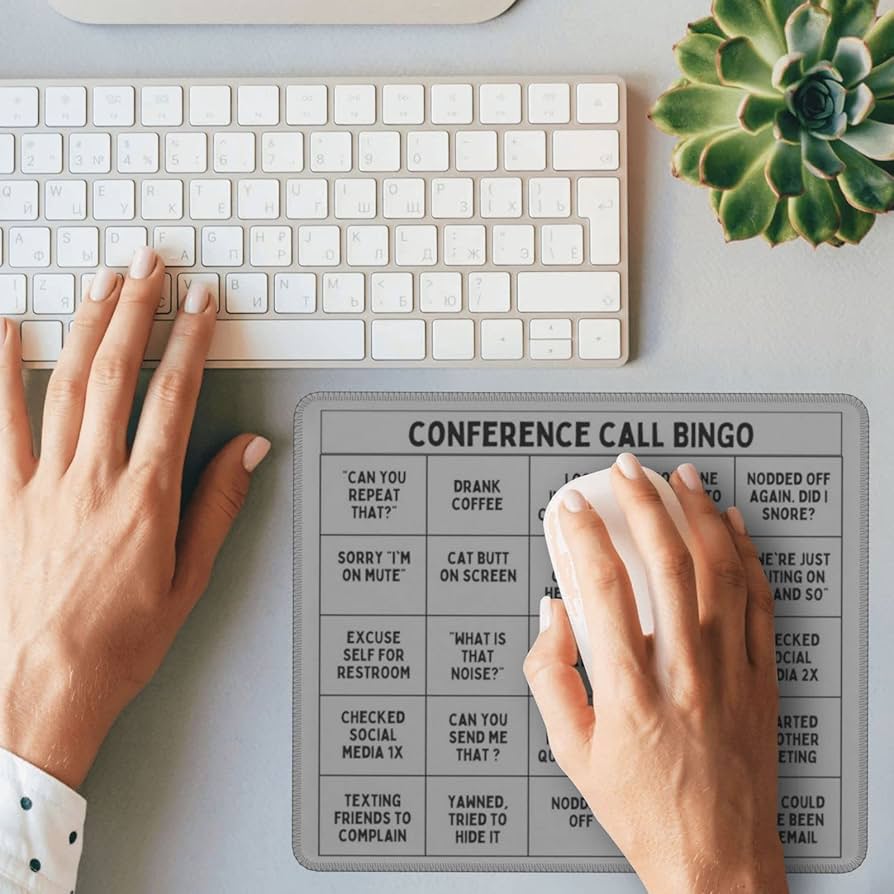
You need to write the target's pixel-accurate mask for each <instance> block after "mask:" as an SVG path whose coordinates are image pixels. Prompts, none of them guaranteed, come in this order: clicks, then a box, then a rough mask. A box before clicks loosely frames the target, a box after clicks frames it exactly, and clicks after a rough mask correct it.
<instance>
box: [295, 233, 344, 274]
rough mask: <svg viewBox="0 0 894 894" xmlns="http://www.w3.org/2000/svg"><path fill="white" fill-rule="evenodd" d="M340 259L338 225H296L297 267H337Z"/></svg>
mask: <svg viewBox="0 0 894 894" xmlns="http://www.w3.org/2000/svg"><path fill="white" fill-rule="evenodd" d="M340 261H341V230H340V229H339V228H338V227H298V266H299V267H337V266H338V265H339V263H340Z"/></svg>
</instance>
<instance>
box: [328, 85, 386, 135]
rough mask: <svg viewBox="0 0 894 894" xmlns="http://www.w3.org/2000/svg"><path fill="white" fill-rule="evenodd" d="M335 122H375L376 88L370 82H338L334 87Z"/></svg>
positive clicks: (351, 124)
mask: <svg viewBox="0 0 894 894" xmlns="http://www.w3.org/2000/svg"><path fill="white" fill-rule="evenodd" d="M335 123H336V124H345V125H349V126H353V125H357V124H375V123H376V88H375V87H373V85H372V84H339V85H337V86H336V88H335Z"/></svg>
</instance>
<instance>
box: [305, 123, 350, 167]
mask: <svg viewBox="0 0 894 894" xmlns="http://www.w3.org/2000/svg"><path fill="white" fill-rule="evenodd" d="M351 158H352V155H351V134H350V133H342V132H336V131H314V133H312V134H311V135H310V169H311V170H312V171H319V172H320V173H336V174H338V173H347V172H348V171H350V170H351Z"/></svg>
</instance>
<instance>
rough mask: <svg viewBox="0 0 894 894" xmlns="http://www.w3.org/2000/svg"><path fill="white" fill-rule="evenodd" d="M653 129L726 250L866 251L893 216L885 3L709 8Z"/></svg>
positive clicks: (890, 23)
mask: <svg viewBox="0 0 894 894" xmlns="http://www.w3.org/2000/svg"><path fill="white" fill-rule="evenodd" d="M711 12H712V14H711V16H710V17H708V18H705V19H701V20H700V21H697V22H693V23H692V24H691V25H689V29H688V33H687V34H686V36H685V37H684V38H683V40H681V41H680V42H679V43H678V44H677V45H676V47H675V48H674V49H675V53H676V57H677V61H678V64H679V66H680V68H681V70H682V72H683V79H682V80H680V81H679V82H678V83H676V84H674V85H673V86H672V87H671V88H670V89H669V90H668V91H667V92H666V93H664V94H662V96H661V97H659V99H658V101H657V103H656V104H655V106H654V108H653V109H652V111H651V113H650V117H651V118H652V120H653V121H654V122H655V124H656V125H657V126H658V127H660V128H661V129H662V130H664V131H665V132H667V133H669V134H672V135H674V136H677V137H679V138H680V139H679V142H678V143H677V145H676V148H675V149H674V152H673V160H672V169H673V172H674V174H675V176H677V177H680V178H682V179H683V180H686V181H688V182H690V183H694V184H696V185H699V186H706V187H709V188H710V189H711V203H712V207H713V208H714V211H715V213H716V215H717V217H718V219H719V220H720V223H721V225H722V226H723V229H724V233H725V234H726V238H727V239H728V240H739V239H750V238H752V237H754V236H757V235H759V234H762V235H763V236H764V238H765V239H767V240H768V241H769V242H770V244H771V245H778V244H780V243H782V242H787V241H789V240H792V239H797V238H798V237H799V236H801V237H803V238H804V239H806V240H807V241H808V242H810V243H811V244H812V245H814V246H816V245H819V244H821V243H829V244H831V245H836V246H838V245H843V244H844V243H857V242H860V240H862V239H863V237H864V236H865V235H866V234H867V233H868V232H869V230H870V229H871V228H872V225H873V224H874V223H875V219H876V216H877V215H879V214H882V213H884V212H886V211H890V210H891V209H892V208H894V12H889V13H887V14H885V15H884V16H882V17H881V18H878V17H877V13H878V0H808V2H806V3H800V2H799V0H714V3H713V7H712V11H711Z"/></svg>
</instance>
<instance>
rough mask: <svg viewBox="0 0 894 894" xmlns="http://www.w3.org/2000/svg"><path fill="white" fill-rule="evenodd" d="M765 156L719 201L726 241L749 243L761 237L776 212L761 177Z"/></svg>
mask: <svg viewBox="0 0 894 894" xmlns="http://www.w3.org/2000/svg"><path fill="white" fill-rule="evenodd" d="M764 155H766V152H765V153H764V154H763V155H760V156H758V158H757V159H755V160H754V162H753V163H752V165H751V167H750V168H749V169H748V171H747V172H746V174H745V176H744V177H743V178H742V181H741V182H740V183H739V184H738V186H736V187H735V188H734V189H729V190H726V191H725V192H724V193H723V198H722V199H721V200H720V223H721V224H722V226H723V230H724V234H725V235H726V238H727V239H728V240H729V241H733V242H736V241H739V240H741V239H751V238H753V237H754V236H757V235H759V234H760V233H763V232H764V230H766V229H767V227H768V226H769V225H770V221H771V220H772V219H773V214H774V213H775V211H776V204H777V200H776V195H775V193H774V192H773V190H772V189H770V185H769V184H768V183H767V178H766V177H765V176H764Z"/></svg>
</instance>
